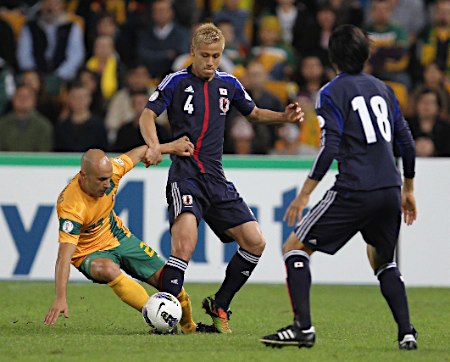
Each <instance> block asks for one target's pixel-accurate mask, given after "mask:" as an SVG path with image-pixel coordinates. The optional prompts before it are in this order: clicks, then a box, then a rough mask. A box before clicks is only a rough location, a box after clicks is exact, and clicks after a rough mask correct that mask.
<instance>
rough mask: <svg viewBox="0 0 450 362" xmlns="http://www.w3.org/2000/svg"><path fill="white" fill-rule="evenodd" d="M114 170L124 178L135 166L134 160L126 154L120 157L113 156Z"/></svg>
mask: <svg viewBox="0 0 450 362" xmlns="http://www.w3.org/2000/svg"><path fill="white" fill-rule="evenodd" d="M111 163H112V165H113V170H114V173H115V174H116V175H118V176H119V178H122V177H123V176H124V175H125V174H126V173H127V172H128V171H131V170H132V169H133V167H134V165H133V161H132V160H131V158H129V157H128V156H127V155H126V154H123V155H120V156H118V157H114V158H111Z"/></svg>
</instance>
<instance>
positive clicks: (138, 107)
mask: <svg viewBox="0 0 450 362" xmlns="http://www.w3.org/2000/svg"><path fill="white" fill-rule="evenodd" d="M147 102H148V93H147V90H145V89H143V90H140V91H136V92H133V93H132V94H131V104H132V106H133V111H134V114H135V115H134V117H133V118H132V119H130V120H129V122H128V123H125V124H124V125H123V126H122V127H120V128H119V131H118V132H117V139H116V144H115V146H114V148H113V150H114V151H115V152H127V151H128V150H131V149H132V148H135V147H137V146H140V145H144V144H145V141H144V139H143V138H142V135H141V131H140V130H139V117H140V115H141V113H142V110H143V109H144V108H145V106H146V104H147ZM155 126H156V133H157V135H158V139H159V141H160V142H161V143H164V142H167V141H169V138H170V134H169V131H168V129H167V128H166V127H165V126H163V125H161V124H160V123H158V122H156V123H155Z"/></svg>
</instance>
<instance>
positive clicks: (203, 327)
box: [195, 322, 219, 333]
mask: <svg viewBox="0 0 450 362" xmlns="http://www.w3.org/2000/svg"><path fill="white" fill-rule="evenodd" d="M195 333H219V331H218V330H217V328H216V326H215V325H214V324H204V323H202V322H199V323H197V328H196V330H195Z"/></svg>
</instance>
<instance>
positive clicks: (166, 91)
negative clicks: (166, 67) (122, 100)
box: [146, 76, 174, 116]
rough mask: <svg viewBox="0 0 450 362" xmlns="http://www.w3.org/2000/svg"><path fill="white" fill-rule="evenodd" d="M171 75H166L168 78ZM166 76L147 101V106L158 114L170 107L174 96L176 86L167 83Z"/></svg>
mask: <svg viewBox="0 0 450 362" xmlns="http://www.w3.org/2000/svg"><path fill="white" fill-rule="evenodd" d="M167 77H169V76H166V78H167ZM166 78H164V79H163V81H162V82H161V83H160V84H159V85H158V87H157V88H156V90H155V91H154V92H153V94H152V95H151V96H150V98H149V99H148V102H147V106H146V107H147V108H148V109H151V110H152V111H153V112H155V114H156V115H157V116H159V115H160V114H161V113H162V112H164V111H165V109H166V108H167V107H169V105H170V102H171V101H172V97H173V90H174V87H172V86H168V85H167V80H166Z"/></svg>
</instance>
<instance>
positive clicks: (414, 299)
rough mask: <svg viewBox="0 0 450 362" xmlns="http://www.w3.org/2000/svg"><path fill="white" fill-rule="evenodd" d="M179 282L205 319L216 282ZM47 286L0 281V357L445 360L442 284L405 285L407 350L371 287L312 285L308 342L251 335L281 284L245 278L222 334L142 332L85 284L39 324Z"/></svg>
mask: <svg viewBox="0 0 450 362" xmlns="http://www.w3.org/2000/svg"><path fill="white" fill-rule="evenodd" d="M186 289H187V290H188V292H189V294H190V295H191V299H192V302H193V306H194V316H195V317H196V319H198V320H200V321H204V322H208V317H207V316H206V315H205V314H204V313H203V311H202V310H201V308H200V304H201V300H202V298H203V297H205V296H206V295H209V294H212V292H214V291H215V290H216V289H217V285H211V284H187V285H186ZM148 290H149V292H150V293H153V292H154V290H151V289H150V288H149V289H148ZM53 291H54V287H53V284H52V283H46V282H6V281H3V282H0V361H123V362H124V361H133V362H134V361H178V362H185V361H208V362H209V361H233V362H238V361H289V360H294V359H295V360H297V361H302V360H304V361H308V362H309V361H364V362H367V361H385V362H388V361H450V289H444V288H409V289H408V294H409V301H410V309H411V315H412V318H413V322H414V324H415V327H416V329H417V330H418V331H419V339H418V341H419V350H417V351H398V350H397V343H396V328H395V324H394V321H393V320H392V317H391V315H390V312H389V310H388V307H387V305H386V303H385V301H384V300H383V298H382V297H381V294H380V293H379V291H378V288H377V287H376V286H327V285H315V286H313V287H312V313H313V322H314V325H315V327H316V330H317V342H316V345H315V346H314V348H312V349H298V348H295V347H285V348H283V349H271V348H268V347H265V346H263V345H262V344H261V343H259V342H258V338H259V337H261V336H263V335H265V334H268V333H272V332H274V331H275V330H276V329H278V328H281V327H284V326H285V325H287V324H289V322H290V321H291V311H290V305H289V301H288V297H287V294H286V290H285V287H284V285H265V284H264V285H263V284H249V285H246V286H245V287H244V288H243V289H242V291H241V292H240V293H239V294H238V295H237V297H236V298H235V300H234V301H233V304H232V310H233V315H232V317H231V327H232V329H233V334H232V335H177V336H157V335H149V334H147V328H146V325H145V323H144V321H143V319H142V318H141V316H140V315H139V314H138V313H137V312H135V311H134V310H132V309H131V308H129V307H128V306H126V305H125V304H123V303H122V302H121V301H120V300H119V299H118V298H117V297H116V296H115V295H114V294H113V292H112V291H111V290H110V289H109V288H108V287H107V286H101V285H94V284H90V283H70V284H69V311H70V318H69V319H64V318H63V317H60V319H59V321H58V323H57V324H56V325H54V326H51V327H47V326H44V325H43V324H42V321H43V318H44V315H45V313H46V311H47V309H48V307H49V306H50V304H51V302H52V301H53V296H54V294H53Z"/></svg>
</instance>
